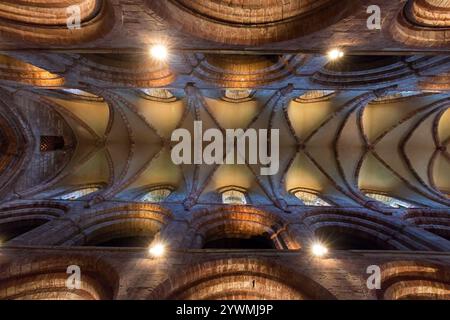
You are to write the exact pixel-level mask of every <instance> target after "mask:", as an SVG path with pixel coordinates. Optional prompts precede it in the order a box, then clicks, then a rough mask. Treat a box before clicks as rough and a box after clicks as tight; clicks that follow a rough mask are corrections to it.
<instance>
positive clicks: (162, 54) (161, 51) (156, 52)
mask: <svg viewBox="0 0 450 320" xmlns="http://www.w3.org/2000/svg"><path fill="white" fill-rule="evenodd" d="M150 55H151V56H152V57H153V58H154V59H156V60H161V61H164V60H167V57H168V56H169V51H168V50H167V47H166V46H165V45H162V44H155V45H153V46H152V47H151V48H150Z"/></svg>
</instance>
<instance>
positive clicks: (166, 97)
mask: <svg viewBox="0 0 450 320" xmlns="http://www.w3.org/2000/svg"><path fill="white" fill-rule="evenodd" d="M141 92H142V93H143V94H144V95H145V97H146V98H149V99H150V100H154V101H160V102H172V101H175V100H176V99H177V98H176V97H175V96H174V95H173V94H172V92H170V91H169V90H167V89H160V88H149V89H141Z"/></svg>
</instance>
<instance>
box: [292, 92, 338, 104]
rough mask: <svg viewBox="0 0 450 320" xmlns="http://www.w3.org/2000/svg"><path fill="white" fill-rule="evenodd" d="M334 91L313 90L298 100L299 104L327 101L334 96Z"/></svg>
mask: <svg viewBox="0 0 450 320" xmlns="http://www.w3.org/2000/svg"><path fill="white" fill-rule="evenodd" d="M334 93H335V91H333V90H312V91H307V92H306V93H304V94H303V95H301V96H300V97H298V98H297V99H296V101H297V102H320V101H326V100H328V99H329V98H331V97H332V96H333V95H334Z"/></svg>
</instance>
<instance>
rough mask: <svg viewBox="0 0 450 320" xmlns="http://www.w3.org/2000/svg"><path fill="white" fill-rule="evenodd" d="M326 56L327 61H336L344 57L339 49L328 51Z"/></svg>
mask: <svg viewBox="0 0 450 320" xmlns="http://www.w3.org/2000/svg"><path fill="white" fill-rule="evenodd" d="M327 55H328V59H330V60H337V59H340V58H342V57H343V56H344V52H343V51H342V50H340V49H332V50H330V51H328V53H327Z"/></svg>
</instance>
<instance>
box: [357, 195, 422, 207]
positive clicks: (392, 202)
mask: <svg viewBox="0 0 450 320" xmlns="http://www.w3.org/2000/svg"><path fill="white" fill-rule="evenodd" d="M366 196H367V197H369V198H372V199H374V200H376V201H379V202H382V203H384V204H385V205H387V206H389V207H392V208H414V205H412V204H411V203H408V202H405V201H402V200H399V199H396V198H393V197H389V196H387V195H384V194H379V193H371V192H368V193H366Z"/></svg>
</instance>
